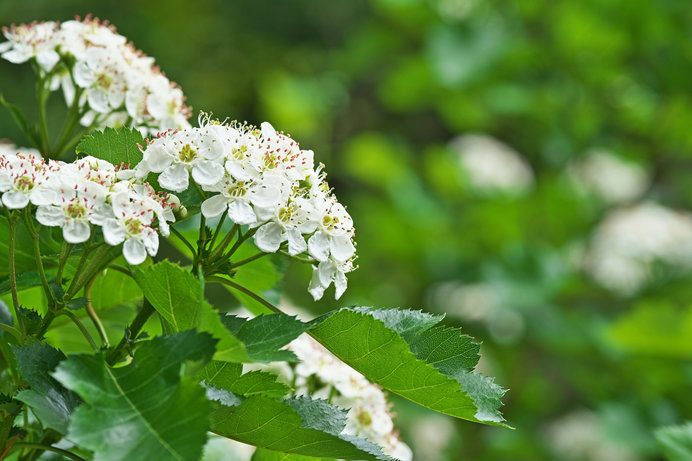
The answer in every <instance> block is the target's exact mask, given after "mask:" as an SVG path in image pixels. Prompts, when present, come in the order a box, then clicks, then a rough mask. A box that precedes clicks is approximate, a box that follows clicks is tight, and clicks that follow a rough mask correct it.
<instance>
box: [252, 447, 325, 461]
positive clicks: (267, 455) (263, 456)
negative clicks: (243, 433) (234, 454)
mask: <svg viewBox="0 0 692 461" xmlns="http://www.w3.org/2000/svg"><path fill="white" fill-rule="evenodd" d="M250 461H336V460H335V459H334V458H314V457H312V456H302V455H292V454H289V453H280V452H278V451H272V450H265V449H264V448H258V449H257V450H255V453H254V454H253V455H252V459H251V460H250Z"/></svg>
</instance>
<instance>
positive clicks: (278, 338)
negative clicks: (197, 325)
mask: <svg viewBox="0 0 692 461" xmlns="http://www.w3.org/2000/svg"><path fill="white" fill-rule="evenodd" d="M222 321H223V323H224V325H226V328H228V329H229V330H230V332H231V333H233V334H234V335H235V336H236V337H237V338H238V339H240V340H241V341H242V342H243V343H244V344H245V348H246V350H247V354H248V357H249V358H250V360H252V361H254V362H278V361H296V360H297V358H296V356H295V354H294V353H293V352H291V351H287V350H279V349H280V348H282V347H283V346H285V345H286V344H288V343H290V342H291V341H293V340H294V339H296V338H297V337H298V336H300V334H301V333H303V332H305V331H306V330H307V329H308V326H309V325H308V324H307V323H303V322H301V321H300V320H298V319H297V318H296V317H292V316H288V315H284V314H269V315H260V316H258V317H254V318H251V319H243V318H241V317H236V316H232V315H227V316H224V317H223V318H222Z"/></svg>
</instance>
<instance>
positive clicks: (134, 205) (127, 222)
mask: <svg viewBox="0 0 692 461" xmlns="http://www.w3.org/2000/svg"><path fill="white" fill-rule="evenodd" d="M112 206H113V214H114V216H115V217H114V218H110V219H107V220H106V221H105V222H104V223H103V238H104V239H105V241H106V243H108V244H109V245H113V246H115V245H119V244H121V243H123V242H124V244H123V256H125V259H126V260H127V262H128V263H130V264H133V265H137V264H141V263H142V262H144V260H145V259H146V257H147V253H149V254H150V255H151V256H154V255H156V252H157V251H158V248H159V237H158V234H157V233H156V231H155V230H154V229H153V228H152V224H153V222H154V218H155V214H154V212H153V210H152V209H151V208H148V207H147V206H146V204H145V203H144V202H142V201H140V202H136V201H132V200H131V199H130V196H129V194H128V193H127V192H120V193H118V194H116V195H115V196H114V197H113V198H112Z"/></svg>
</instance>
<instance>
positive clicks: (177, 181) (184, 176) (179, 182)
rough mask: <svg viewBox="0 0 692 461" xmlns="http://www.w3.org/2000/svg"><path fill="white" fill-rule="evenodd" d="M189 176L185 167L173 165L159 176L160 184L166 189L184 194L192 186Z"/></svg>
mask: <svg viewBox="0 0 692 461" xmlns="http://www.w3.org/2000/svg"><path fill="white" fill-rule="evenodd" d="M188 176H189V175H188V173H187V169H186V168H185V167H184V166H183V165H171V166H169V167H168V168H166V169H165V170H163V173H161V175H160V176H159V184H160V185H161V187H163V188H165V189H168V190H172V191H174V192H182V191H184V190H185V189H187V187H188V186H189V185H190V181H189V178H188Z"/></svg>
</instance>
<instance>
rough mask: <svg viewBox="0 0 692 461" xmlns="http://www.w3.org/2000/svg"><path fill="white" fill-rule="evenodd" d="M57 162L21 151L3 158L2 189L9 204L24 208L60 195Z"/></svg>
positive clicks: (9, 206) (4, 198) (3, 199)
mask: <svg viewBox="0 0 692 461" xmlns="http://www.w3.org/2000/svg"><path fill="white" fill-rule="evenodd" d="M54 172H55V164H54V163H48V162H46V161H45V160H43V159H42V158H41V157H39V156H36V155H33V154H22V153H18V154H16V155H13V156H3V157H1V158H0V192H3V194H2V204H3V205H5V206H6V207H7V208H11V209H18V208H24V207H26V206H27V205H28V204H29V203H32V204H34V205H50V204H52V203H53V202H54V201H55V200H56V199H57V198H58V193H57V191H56V190H55V188H54V185H55V184H56V182H57V177H56V175H55V174H54Z"/></svg>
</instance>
